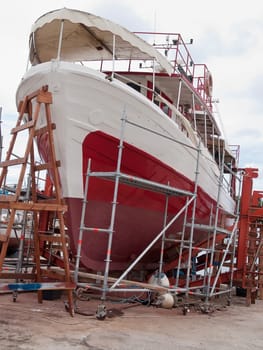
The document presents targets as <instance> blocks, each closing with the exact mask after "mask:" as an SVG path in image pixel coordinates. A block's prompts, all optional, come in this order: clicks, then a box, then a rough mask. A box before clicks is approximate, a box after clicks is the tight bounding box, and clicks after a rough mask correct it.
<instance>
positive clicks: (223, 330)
mask: <svg viewBox="0 0 263 350" xmlns="http://www.w3.org/2000/svg"><path fill="white" fill-rule="evenodd" d="M64 300H65V299H64V298H63V297H62V298H61V299H57V300H44V301H43V303H42V304H39V303H38V302H37V296H36V293H23V294H19V295H18V298H17V301H16V302H13V299H12V296H11V295H7V294H5V295H0V349H5V350H11V349H16V350H22V349H25V350H33V349H38V350H49V349H55V350H68V349H75V350H84V349H90V350H102V349H108V350H130V349H132V350H135V349H136V350H137V349H140V350H148V349H150V350H157V349H158V350H160V349H166V350H170V349H171V350H186V349H187V350H194V349H197V350H199V349H200V350H208V349H209V350H211V349H213V350H219V349H220V350H225V349H231V350H233V349H238V350H245V349H249V350H257V349H258V350H262V349H263V332H262V328H263V301H260V300H257V301H256V304H254V305H251V306H250V307H247V306H245V298H242V297H234V298H233V300H232V304H231V306H225V307H217V306H216V307H215V309H216V310H215V311H214V312H212V313H202V312H200V311H199V310H195V309H194V308H191V309H190V312H189V313H187V315H186V316H184V315H183V312H182V309H181V308H173V309H169V310H167V309H161V308H157V307H154V306H144V305H139V306H134V305H133V304H120V303H116V302H115V303H113V302H108V303H107V305H106V307H107V311H108V316H107V317H106V318H105V320H103V321H100V320H98V319H97V318H96V316H95V312H96V310H97V306H98V305H99V304H100V301H99V300H91V301H85V302H84V301H81V302H78V303H77V307H78V309H77V310H79V311H80V312H82V313H85V314H86V315H81V314H75V316H74V317H71V316H70V315H69V313H68V312H66V309H65V306H64Z"/></svg>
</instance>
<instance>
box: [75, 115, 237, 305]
mask: <svg viewBox="0 0 263 350" xmlns="http://www.w3.org/2000/svg"><path fill="white" fill-rule="evenodd" d="M127 124H128V125H130V126H132V127H137V128H140V125H138V124H135V123H133V122H131V121H129V120H128V118H127V116H126V112H125V110H124V112H123V115H122V117H121V132H120V139H119V145H118V157H117V166H116V171H114V172H93V171H92V170H91V165H92V164H91V160H90V159H89V160H88V167H87V173H86V180H85V186H84V197H83V205H82V213H81V222H80V231H79V238H78V245H77V254H76V264H75V270H74V281H75V283H76V285H77V286H78V287H79V288H85V287H86V283H82V282H80V281H79V277H80V276H82V277H83V276H85V274H83V273H82V272H81V271H80V261H81V249H82V241H83V235H84V234H87V232H91V231H94V230H96V232H98V233H99V232H107V233H108V247H107V253H106V257H105V270H104V275H103V276H99V279H100V280H103V286H102V288H98V286H96V285H95V284H92V283H89V286H88V288H89V289H92V288H94V289H95V290H96V291H99V292H101V300H102V301H103V302H104V301H105V300H106V295H107V294H108V293H112V292H132V293H134V292H135V291H137V292H145V291H159V292H162V293H167V292H168V293H173V294H174V295H176V294H180V293H184V294H185V296H186V298H189V296H190V295H191V296H193V295H194V296H198V297H202V298H203V297H205V299H206V303H207V304H208V302H209V300H211V298H212V297H214V296H215V295H218V294H225V293H227V294H228V295H229V298H231V291H232V279H233V271H234V256H235V247H236V244H235V241H236V232H237V223H238V215H233V217H232V218H231V219H233V224H232V226H231V228H230V229H229V228H228V229H226V228H222V227H219V226H218V220H219V212H220V206H219V199H220V194H221V190H222V183H223V172H224V166H223V165H222V166H221V170H220V178H219V184H218V197H217V207H216V211H215V213H216V214H215V218H214V222H213V221H212V217H213V210H212V209H211V218H210V225H207V226H206V225H198V224H196V223H195V210H196V201H197V189H198V176H199V166H200V160H199V157H200V152H201V151H200V143H199V145H198V147H197V148H194V150H195V152H196V154H197V156H196V166H195V180H194V191H193V192H189V191H185V190H182V189H179V188H175V187H172V186H169V184H167V185H164V184H161V183H156V182H152V181H149V180H146V179H143V178H139V177H135V176H131V175H130V174H125V173H122V172H121V162H122V152H123V148H124V132H125V128H126V125H127ZM144 130H145V128H144ZM145 131H146V132H152V131H151V130H145ZM159 136H160V137H165V136H164V135H159ZM173 141H174V142H177V141H176V140H173ZM223 162H224V159H223V161H222V164H223ZM234 175H236V174H234ZM92 177H97V178H102V179H108V180H111V181H113V182H114V193H113V200H112V210H111V217H110V226H109V228H108V229H105V228H96V229H95V228H94V227H88V226H86V225H85V222H84V221H85V213H86V204H87V202H88V192H89V181H90V178H92ZM119 184H126V185H128V186H135V187H137V188H142V189H147V190H149V191H153V192H157V193H161V194H163V195H164V196H165V199H166V204H165V209H164V215H163V217H164V223H163V229H162V230H161V231H160V232H159V233H158V234H156V236H155V237H154V239H153V240H152V241H151V242H150V243H149V244H148V246H147V247H146V248H145V249H143V251H142V252H141V254H139V256H138V257H137V258H136V259H135V260H134V261H133V262H132V263H131V264H130V265H129V267H128V268H126V269H125V270H124V271H123V272H122V273H121V274H120V276H119V277H118V278H112V277H110V276H109V274H110V263H111V247H112V239H113V235H114V223H115V215H116V208H117V204H118V203H117V197H118V190H119ZM171 196H184V197H185V198H186V201H185V205H184V206H182V208H180V210H179V211H178V213H177V214H176V215H174V216H173V218H172V219H171V220H170V221H169V222H167V210H168V202H169V197H171ZM190 205H191V206H192V215H191V221H190V223H188V222H187V217H188V215H187V214H188V210H189V207H190ZM180 216H184V224H183V229H182V237H181V238H180V239H171V238H167V237H166V231H167V230H168V229H169V227H170V226H171V225H172V224H173V223H174V222H175V221H176V220H177V219H178V218H179V217H180ZM186 229H189V230H190V234H189V235H188V238H187V239H185V232H186ZM195 230H199V231H200V230H204V231H207V232H208V238H207V239H206V240H205V242H202V243H201V244H200V245H199V246H195V245H194V238H195ZM223 240H227V242H226V243H225V244H224V249H222V248H221V250H220V253H221V263H220V266H219V267H218V268H217V271H216V273H215V272H214V270H213V264H214V260H215V254H217V253H218V249H219V248H218V247H219V243H220V244H221V243H222V241H223ZM157 241H161V248H160V260H159V269H158V273H157V281H158V283H157V284H154V285H153V284H149V283H141V282H138V281H129V280H127V279H125V278H126V277H127V275H128V274H129V272H130V271H131V270H132V269H133V268H134V267H135V265H136V264H137V263H138V262H139V261H140V260H141V259H142V258H143V257H144V256H145V254H146V253H147V252H148V251H149V250H150V249H151V248H152V247H153V245H154V244H155V243H156V242H157ZM171 241H172V242H173V243H174V244H175V246H176V245H178V243H179V246H180V252H179V258H178V259H176V260H174V261H173V262H169V263H166V262H164V254H163V252H164V250H165V244H166V242H170V243H171ZM201 251H203V252H204V251H205V253H206V266H205V267H204V271H205V272H204V278H203V279H201V280H199V281H194V278H193V277H194V272H193V267H192V265H193V264H192V262H193V258H195V256H196V255H197V253H196V252H201ZM193 252H194V254H193ZM182 257H186V258H187V266H186V271H187V272H186V279H185V280H184V281H183V284H182V281H181V280H180V278H179V273H180V270H181V265H182ZM229 257H230V258H229ZM229 259H230V262H231V264H230V269H229V272H228V274H225V276H227V277H225V278H224V281H227V282H228V283H229V287H228V288H227V289H224V290H223V291H222V290H219V288H217V286H218V281H219V278H220V277H221V276H222V269H223V267H224V263H225V262H226V261H227V260H229ZM208 260H209V261H208ZM175 268H176V269H177V275H176V278H175V280H174V279H170V285H169V286H165V287H163V286H162V285H161V283H160V280H161V276H162V274H163V273H164V272H167V271H169V270H171V269H175ZM86 277H87V278H89V279H90V278H91V279H96V280H97V279H98V275H97V274H90V273H89V274H86ZM221 280H222V279H220V281H221ZM127 284H128V285H129V284H130V285H132V288H129V287H128V288H127ZM122 285H125V286H126V287H125V288H122ZM98 309H99V310H103V312H104V308H103V307H101V305H100V306H99V308H98Z"/></svg>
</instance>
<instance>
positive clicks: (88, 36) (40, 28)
mask: <svg viewBox="0 0 263 350" xmlns="http://www.w3.org/2000/svg"><path fill="white" fill-rule="evenodd" d="M62 20H64V29H63V40H62V48H61V55H60V59H61V60H66V61H93V60H100V59H104V60H111V59H112V57H113V56H112V55H113V34H114V35H115V58H116V59H127V60H129V59H138V60H147V59H148V60H149V59H155V60H156V61H157V62H158V63H159V65H160V66H161V67H162V68H163V69H164V70H165V71H166V72H167V73H168V74H171V73H172V72H173V67H172V65H171V63H170V62H169V61H168V60H167V59H166V58H165V57H164V56H163V55H162V54H161V53H160V52H158V51H157V50H155V49H154V47H152V46H151V45H150V44H148V43H147V42H146V41H144V40H143V39H141V38H140V37H138V36H137V35H135V34H133V33H131V32H129V31H128V30H126V29H125V28H123V27H121V26H119V25H117V24H115V23H113V22H111V21H109V20H106V19H104V18H102V17H98V16H95V15H92V14H90V13H87V12H82V11H78V10H71V9H67V8H63V9H59V10H55V11H52V12H49V13H47V14H45V15H43V16H42V17H40V18H39V19H38V20H37V21H36V22H35V23H34V25H33V26H32V29H31V34H30V40H31V49H30V60H31V63H32V64H38V63H42V62H47V61H50V60H51V59H54V58H57V53H58V46H59V33H60V28H61V21H62Z"/></svg>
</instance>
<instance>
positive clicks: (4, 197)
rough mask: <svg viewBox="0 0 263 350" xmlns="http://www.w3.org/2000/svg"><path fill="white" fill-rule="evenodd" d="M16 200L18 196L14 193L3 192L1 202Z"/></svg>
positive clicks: (0, 197)
mask: <svg viewBox="0 0 263 350" xmlns="http://www.w3.org/2000/svg"><path fill="white" fill-rule="evenodd" d="M15 200H16V196H14V195H13V194H1V195H0V202H14V201H15Z"/></svg>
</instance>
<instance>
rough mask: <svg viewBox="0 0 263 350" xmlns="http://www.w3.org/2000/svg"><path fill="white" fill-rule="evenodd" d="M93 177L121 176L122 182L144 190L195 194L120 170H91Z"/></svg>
mask: <svg viewBox="0 0 263 350" xmlns="http://www.w3.org/2000/svg"><path fill="white" fill-rule="evenodd" d="M88 175H89V176H92V177H98V178H102V179H104V180H112V181H113V180H115V179H116V177H118V178H119V181H120V183H122V184H126V185H130V186H134V187H137V188H142V189H144V190H149V191H152V192H157V193H162V194H166V195H174V196H194V193H193V192H190V191H184V190H181V189H178V188H176V187H172V186H169V185H164V184H160V183H158V182H154V181H150V180H146V179H143V178H139V177H137V176H132V175H127V174H125V173H118V172H91V173H89V174H88Z"/></svg>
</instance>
